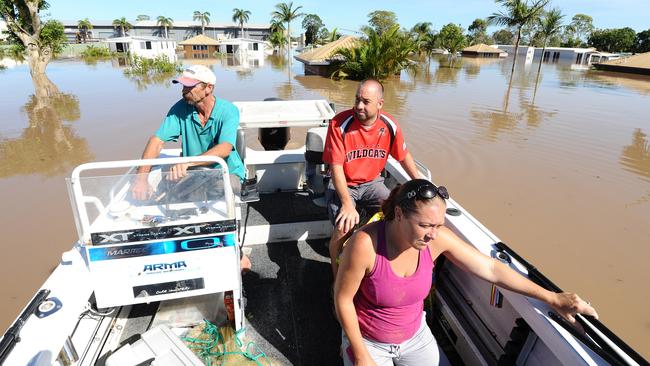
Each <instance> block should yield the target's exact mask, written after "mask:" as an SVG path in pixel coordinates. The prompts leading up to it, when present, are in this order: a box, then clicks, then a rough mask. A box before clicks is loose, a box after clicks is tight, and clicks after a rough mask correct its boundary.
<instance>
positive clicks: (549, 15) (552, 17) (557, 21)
mask: <svg viewBox="0 0 650 366" xmlns="http://www.w3.org/2000/svg"><path fill="white" fill-rule="evenodd" d="M562 18H564V15H562V11H561V10H560V9H558V8H553V9H551V10H549V11H547V12H545V13H544V16H543V17H542V19H541V21H540V23H539V32H538V34H540V35H541V37H542V39H543V46H542V56H541V57H540V58H539V66H538V68H537V72H538V73H539V71H540V70H541V69H542V60H543V59H544V52H546V43H547V42H548V40H549V38H551V37H553V36H555V35H556V34H558V33H559V32H560V31H561V30H562Z"/></svg>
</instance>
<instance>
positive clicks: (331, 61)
mask: <svg viewBox="0 0 650 366" xmlns="http://www.w3.org/2000/svg"><path fill="white" fill-rule="evenodd" d="M358 41H359V39H358V38H356V37H352V36H343V37H341V38H339V39H338V40H336V41H334V42H330V43H328V44H326V45H324V46H322V47H319V48H314V49H313V50H311V51H307V52H303V53H301V54H298V55H296V56H293V57H294V58H295V59H296V60H298V61H300V62H302V63H303V65H304V67H305V75H321V76H328V77H329V76H330V75H331V74H332V72H334V71H335V70H336V66H337V65H338V64H339V63H340V62H342V61H343V60H342V58H341V57H340V56H337V55H336V53H337V52H338V50H339V49H342V48H354V47H356V46H357V42H358Z"/></svg>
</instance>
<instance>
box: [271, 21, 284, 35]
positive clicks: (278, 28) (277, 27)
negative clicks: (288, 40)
mask: <svg viewBox="0 0 650 366" xmlns="http://www.w3.org/2000/svg"><path fill="white" fill-rule="evenodd" d="M269 30H270V31H271V33H275V32H284V31H285V30H286V28H285V27H284V22H281V21H279V20H275V19H271V26H270V27H269Z"/></svg>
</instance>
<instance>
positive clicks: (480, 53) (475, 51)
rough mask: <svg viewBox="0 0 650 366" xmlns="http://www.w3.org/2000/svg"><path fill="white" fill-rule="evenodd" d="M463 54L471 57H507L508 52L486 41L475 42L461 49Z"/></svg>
mask: <svg viewBox="0 0 650 366" xmlns="http://www.w3.org/2000/svg"><path fill="white" fill-rule="evenodd" d="M461 54H462V55H463V56H469V57H506V56H508V53H507V52H506V51H504V50H500V49H498V48H496V47H492V46H489V45H486V44H484V43H479V44H475V45H473V46H470V47H467V48H464V49H463V50H462V51H461Z"/></svg>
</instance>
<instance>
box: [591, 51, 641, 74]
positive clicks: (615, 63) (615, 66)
mask: <svg viewBox="0 0 650 366" xmlns="http://www.w3.org/2000/svg"><path fill="white" fill-rule="evenodd" d="M594 67H595V68H596V69H598V70H605V71H616V72H626V73H631V74H640V75H650V52H645V53H639V54H638V55H634V56H630V57H625V58H619V59H615V60H609V61H603V62H598V63H594Z"/></svg>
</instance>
